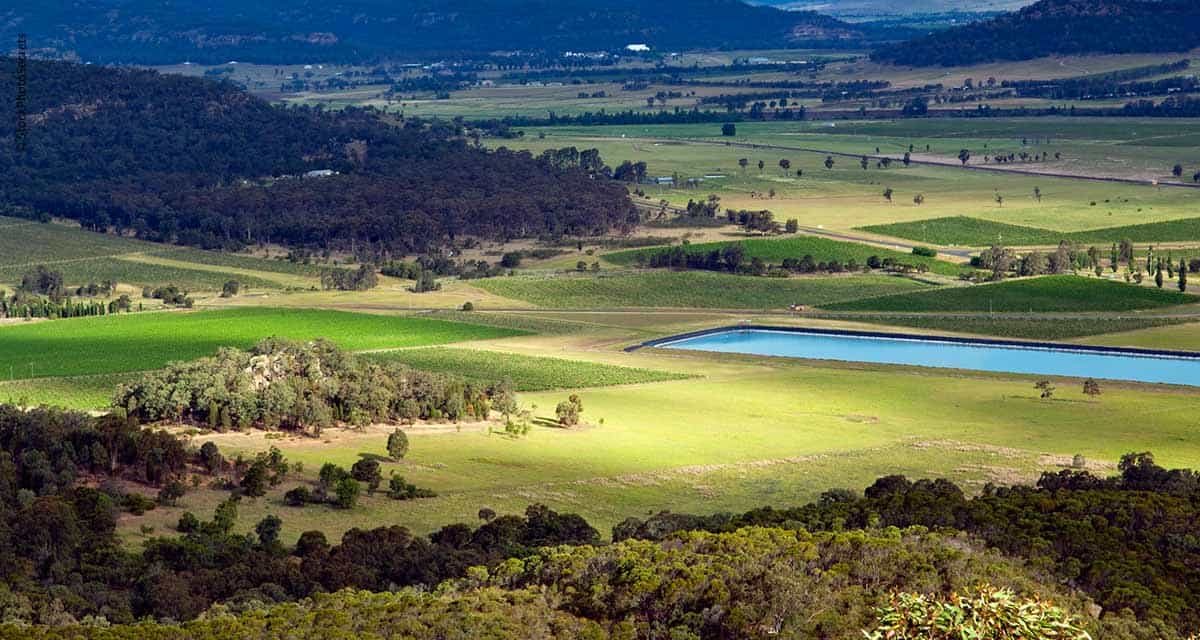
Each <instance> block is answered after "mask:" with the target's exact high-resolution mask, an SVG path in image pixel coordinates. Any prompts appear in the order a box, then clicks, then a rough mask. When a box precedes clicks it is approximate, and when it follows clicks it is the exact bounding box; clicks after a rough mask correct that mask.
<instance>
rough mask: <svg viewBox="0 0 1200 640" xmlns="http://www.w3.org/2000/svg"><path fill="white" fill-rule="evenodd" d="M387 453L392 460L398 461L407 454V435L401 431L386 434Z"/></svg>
mask: <svg viewBox="0 0 1200 640" xmlns="http://www.w3.org/2000/svg"><path fill="white" fill-rule="evenodd" d="M387 452H388V456H390V457H391V458H392V460H400V459H402V458H404V456H405V454H407V453H408V435H406V434H405V433H404V431H403V430H401V429H396V430H395V431H392V432H391V433H390V434H388V439H387Z"/></svg>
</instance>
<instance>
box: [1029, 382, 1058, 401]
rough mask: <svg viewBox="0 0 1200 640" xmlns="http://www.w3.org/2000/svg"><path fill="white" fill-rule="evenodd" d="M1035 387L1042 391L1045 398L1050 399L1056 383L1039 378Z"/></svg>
mask: <svg viewBox="0 0 1200 640" xmlns="http://www.w3.org/2000/svg"><path fill="white" fill-rule="evenodd" d="M1033 388H1034V389H1037V390H1038V391H1041V392H1042V398H1043V399H1049V398H1051V397H1052V396H1053V395H1054V385H1053V384H1051V383H1050V381H1049V380H1038V382H1037V384H1035V385H1033Z"/></svg>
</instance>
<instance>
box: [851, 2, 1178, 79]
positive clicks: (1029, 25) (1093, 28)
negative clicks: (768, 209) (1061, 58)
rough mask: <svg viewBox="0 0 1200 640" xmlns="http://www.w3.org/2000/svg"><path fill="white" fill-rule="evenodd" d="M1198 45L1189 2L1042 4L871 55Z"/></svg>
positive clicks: (938, 59) (956, 61)
mask: <svg viewBox="0 0 1200 640" xmlns="http://www.w3.org/2000/svg"><path fill="white" fill-rule="evenodd" d="M1197 46H1200V5H1198V4H1197V3H1195V2H1193V1H1192V0H1041V1H1040V2H1037V3H1036V4H1033V5H1030V6H1028V7H1025V8H1024V9H1021V10H1019V11H1016V12H1013V13H1009V14H1005V15H1003V16H1000V17H998V18H995V19H993V20H988V21H986V22H980V23H976V24H969V25H965V26H962V27H957V28H954V29H948V30H946V31H941V32H936V33H932V34H930V35H928V36H925V37H923V38H917V39H914V40H910V41H908V42H903V43H900V44H896V45H890V46H886V47H883V48H881V49H879V50H878V51H876V52H874V53H873V54H872V56H871V57H872V58H873V59H875V60H879V61H882V62H892V63H895V64H902V65H912V66H933V65H943V66H958V65H968V64H978V63H981V62H992V61H997V60H1028V59H1031V58H1038V57H1042V56H1050V55H1062V54H1082V53H1152V52H1154V53H1156V52H1168V51H1188V50H1189V49H1192V48H1194V47H1197Z"/></svg>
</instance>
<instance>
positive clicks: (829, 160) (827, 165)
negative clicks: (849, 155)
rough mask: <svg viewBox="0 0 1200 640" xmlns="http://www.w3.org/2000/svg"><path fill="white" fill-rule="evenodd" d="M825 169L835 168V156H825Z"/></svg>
mask: <svg viewBox="0 0 1200 640" xmlns="http://www.w3.org/2000/svg"><path fill="white" fill-rule="evenodd" d="M825 168H826V169H832V168H833V156H825Z"/></svg>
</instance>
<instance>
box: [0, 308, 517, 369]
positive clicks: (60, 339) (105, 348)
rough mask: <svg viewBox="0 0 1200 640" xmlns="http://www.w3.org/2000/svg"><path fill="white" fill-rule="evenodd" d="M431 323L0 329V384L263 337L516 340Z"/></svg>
mask: <svg viewBox="0 0 1200 640" xmlns="http://www.w3.org/2000/svg"><path fill="white" fill-rule="evenodd" d="M521 333H522V332H521V331H518V330H514V329H503V328H497V327H483V326H478V325H471V324H464V323H460V322H445V321H440V320H432V319H428V318H417V317H402V316H382V315H368V314H361V313H347V312H343V311H326V310H317V309H272V308H247V309H230V310H220V311H193V312H186V313H184V312H146V313H133V314H121V315H116V316H103V317H99V318H72V319H67V320H53V321H49V322H38V323H34V324H16V325H8V326H3V327H0V379H14V378H40V377H54V376H79V375H88V374H105V373H119V372H124V371H142V370H147V369H155V368H158V367H162V366H163V365H165V364H167V363H168V362H172V361H184V360H193V359H195V358H199V357H202V356H207V355H212V354H213V353H214V352H216V350H217V348H219V347H224V346H228V347H240V348H248V347H251V346H253V345H254V343H256V342H257V341H259V340H261V339H262V338H266V337H270V336H279V337H285V338H293V339H305V340H307V339H313V338H328V339H330V340H332V341H333V342H335V343H337V344H338V345H339V346H341V347H342V348H344V349H348V350H351V351H362V350H368V349H388V348H399V347H416V346H426V345H434V344H443V343H448V342H459V341H464V340H485V339H491V338H502V337H507V336H514V335H521Z"/></svg>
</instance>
